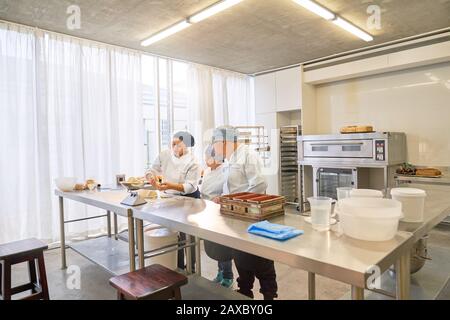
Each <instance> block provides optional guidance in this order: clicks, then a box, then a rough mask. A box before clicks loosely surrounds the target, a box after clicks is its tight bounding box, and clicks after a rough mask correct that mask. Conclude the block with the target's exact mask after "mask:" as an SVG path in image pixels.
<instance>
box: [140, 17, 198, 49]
mask: <svg viewBox="0 0 450 320" xmlns="http://www.w3.org/2000/svg"><path fill="white" fill-rule="evenodd" d="M191 25H192V24H191V23H190V22H189V21H187V20H183V21H181V22H178V23H176V24H174V25H173V26H171V27H169V28H167V29H165V30H163V31H161V32H158V33H156V34H154V35H152V36H151V37H150V38H148V39H145V40H144V41H142V42H141V46H143V47H147V46H149V45H151V44H153V43H155V42H157V41H160V40H162V39H164V38H167V37H169V36H171V35H173V34H174V33H177V32H179V31H181V30H184V29H186V28H187V27H189V26H191Z"/></svg>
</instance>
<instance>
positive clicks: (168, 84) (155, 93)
mask: <svg viewBox="0 0 450 320" xmlns="http://www.w3.org/2000/svg"><path fill="white" fill-rule="evenodd" d="M187 70H188V65H187V63H183V62H179V61H172V60H169V59H164V58H157V57H152V56H149V55H143V57H142V82H143V106H144V124H145V140H144V141H145V142H144V149H145V163H146V166H147V168H148V167H149V166H151V164H152V163H153V160H154V159H155V157H156V156H157V154H158V153H159V152H160V151H161V150H164V149H167V148H169V146H170V143H171V138H172V133H174V132H175V131H179V130H186V129H187V125H188V116H189V114H188V110H187V109H188V103H187V99H188V95H187Z"/></svg>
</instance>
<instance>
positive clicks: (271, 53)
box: [0, 0, 450, 74]
mask: <svg viewBox="0 0 450 320" xmlns="http://www.w3.org/2000/svg"><path fill="white" fill-rule="evenodd" d="M216 1H217V0H159V1H157V0H0V19H3V20H8V21H12V22H17V23H22V24H26V25H30V26H36V27H39V28H42V29H47V30H51V31H56V32H61V33H65V34H70V35H74V36H77V37H82V38H87V39H92V40H97V41H101V42H106V43H110V44H115V45H119V46H125V47H129V48H134V49H138V50H145V51H147V52H150V53H155V54H159V55H164V56H169V57H173V58H177V59H183V60H188V61H193V62H197V63H202V64H207V65H211V66H216V67H220V68H225V69H229V70H234V71H238V72H242V73H247V74H252V73H256V72H260V71H263V70H267V69H272V68H277V67H283V66H287V65H291V64H296V63H301V62H305V61H308V60H312V59H316V58H320V57H324V56H328V55H331V54H336V53H341V52H345V51H348V50H353V49H358V48H363V47H365V46H371V45H374V44H380V43H384V42H387V41H391V40H397V39H401V38H405V37H408V36H413V35H417V34H421V33H425V32H430V31H433V30H437V29H442V28H447V27H450V0H317V2H318V3H320V4H322V5H324V6H325V7H327V8H329V9H330V10H332V11H334V12H335V13H337V14H339V15H340V16H342V17H344V18H346V19H348V20H350V21H351V22H353V23H354V24H356V25H357V26H360V27H361V28H363V29H366V30H367V27H366V21H367V18H368V14H367V13H366V10H367V7H368V6H369V5H371V4H376V5H379V6H380V7H381V10H382V14H381V27H382V28H381V30H367V31H369V32H370V33H371V34H372V35H373V36H374V38H375V40H374V41H372V42H370V43H367V42H365V41H362V40H360V39H358V38H356V37H354V36H353V35H351V34H349V33H347V32H345V31H343V30H342V29H340V28H338V27H337V26H335V25H333V24H332V23H330V22H327V21H325V20H323V19H321V18H320V17H318V16H316V15H314V14H312V13H310V12H309V11H307V10H305V9H303V8H302V7H300V6H299V5H297V4H295V3H294V2H293V1H292V0H244V1H243V2H242V3H240V4H238V5H236V6H234V7H232V8H230V9H228V10H226V11H224V12H222V13H219V14H217V15H215V16H213V17H211V18H209V19H207V20H204V21H202V22H200V23H198V24H195V25H193V26H191V27H190V28H188V29H186V30H183V31H181V32H179V33H177V34H175V35H173V36H171V37H169V38H166V39H164V40H162V41H160V42H158V43H155V44H153V45H151V46H149V47H147V48H143V47H141V46H140V42H141V40H143V39H144V38H146V37H148V36H150V35H152V34H153V33H155V32H158V31H160V30H162V29H164V28H166V27H168V26H170V25H171V24H173V23H176V22H178V21H180V20H182V19H183V18H185V17H187V16H189V15H192V14H193V13H195V12H198V11H199V10H201V9H203V8H205V7H207V6H208V5H210V4H212V3H214V2H216ZM72 4H77V5H79V6H80V8H81V29H79V30H74V31H71V30H68V29H67V27H66V20H67V17H68V14H66V10H67V7H68V6H69V5H72Z"/></svg>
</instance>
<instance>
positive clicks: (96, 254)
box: [69, 236, 138, 275]
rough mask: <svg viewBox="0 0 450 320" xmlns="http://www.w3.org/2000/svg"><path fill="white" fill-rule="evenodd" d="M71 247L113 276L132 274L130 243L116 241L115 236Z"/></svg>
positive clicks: (89, 240) (74, 243)
mask: <svg viewBox="0 0 450 320" xmlns="http://www.w3.org/2000/svg"><path fill="white" fill-rule="evenodd" d="M69 247H70V248H71V249H72V250H74V251H75V252H77V253H79V254H80V255H82V256H83V257H85V258H86V259H88V260H90V261H92V262H93V263H95V264H98V265H99V266H101V267H102V268H103V269H105V270H106V271H108V272H109V273H111V274H113V275H121V274H124V273H127V272H130V260H129V259H130V258H129V251H128V243H127V242H125V241H122V240H115V238H114V236H113V237H111V238H109V237H107V236H103V237H99V238H94V239H88V240H83V241H77V242H73V243H71V244H70V245H69ZM136 261H137V260H136ZM137 263H138V261H137V262H136V264H137Z"/></svg>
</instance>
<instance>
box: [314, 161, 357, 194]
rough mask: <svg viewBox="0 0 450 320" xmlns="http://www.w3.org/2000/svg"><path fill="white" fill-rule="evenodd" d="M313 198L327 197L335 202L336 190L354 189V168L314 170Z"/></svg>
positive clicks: (355, 172)
mask: <svg viewBox="0 0 450 320" xmlns="http://www.w3.org/2000/svg"><path fill="white" fill-rule="evenodd" d="M314 176H315V177H314V180H315V185H316V186H315V188H314V191H315V193H316V194H315V196H318V197H329V198H333V199H336V200H337V190H336V189H337V188H340V187H351V188H356V187H357V185H356V182H357V169H356V168H315V169H314Z"/></svg>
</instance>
